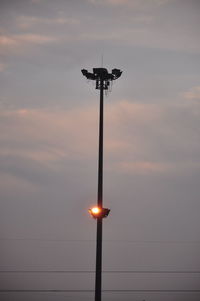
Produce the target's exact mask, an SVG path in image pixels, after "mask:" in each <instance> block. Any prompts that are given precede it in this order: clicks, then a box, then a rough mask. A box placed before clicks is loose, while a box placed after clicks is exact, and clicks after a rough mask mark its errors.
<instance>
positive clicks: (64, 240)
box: [0, 238, 200, 244]
mask: <svg viewBox="0 0 200 301" xmlns="http://www.w3.org/2000/svg"><path fill="white" fill-rule="evenodd" d="M0 241H42V242H66V243H67V242H95V240H94V239H46V238H0ZM104 242H106V243H107V242H109V243H133V244H134V243H136V244H200V241H184V240H183V241H176V240H168V241H163V240H128V239H127V240H113V239H112V240H110V239H104Z"/></svg>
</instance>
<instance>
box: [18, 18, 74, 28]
mask: <svg viewBox="0 0 200 301" xmlns="http://www.w3.org/2000/svg"><path fill="white" fill-rule="evenodd" d="M16 22H17V26H18V27H19V28H21V29H30V28H31V27H33V26H35V25H37V26H38V25H39V26H41V25H42V26H44V25H48V26H49V25H77V24H79V23H80V21H79V20H78V19H75V18H69V17H64V16H58V17H57V18H39V17H35V16H19V17H17V20H16Z"/></svg>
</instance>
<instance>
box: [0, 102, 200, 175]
mask: <svg viewBox="0 0 200 301" xmlns="http://www.w3.org/2000/svg"><path fill="white" fill-rule="evenodd" d="M186 120H187V122H186ZM198 122H199V119H198V116H196V115H194V114H193V110H192V109H191V108H189V107H184V106H182V107H181V106H177V105H168V106H158V105H154V104H139V103H134V102H131V101H128V100H124V101H120V102H117V103H113V104H107V105H106V108H105V129H106V131H105V160H106V165H105V166H106V169H107V170H108V171H109V170H110V171H115V172H116V171H117V172H123V173H128V174H130V173H132V174H138V173H139V174H152V173H156V174H157V173H171V172H180V173H181V171H183V170H185V169H187V170H195V169H196V168H197V167H198V166H199V165H198V164H197V163H198V162H199V142H198V135H199V133H198V130H197V129H198ZM196 127H197V129H196ZM1 128H2V131H1V134H0V142H1V145H2V148H1V151H0V158H5V156H9V158H10V159H11V158H12V160H10V161H11V162H16V164H18V163H17V162H22V161H23V158H24V161H25V162H29V160H31V162H36V163H37V164H42V168H43V169H46V170H47V172H48V173H49V169H50V170H52V171H54V172H56V171H58V170H60V169H62V166H65V165H66V164H69V162H73V161H74V162H79V164H80V162H88V166H89V165H90V164H91V160H92V161H93V160H96V158H97V148H98V134H97V133H98V107H97V106H89V107H87V108H86V107H84V108H74V109H71V110H68V111H62V110H29V109H28V110H27V109H21V110H13V111H9V110H7V111H6V110H4V111H2V112H1ZM185 141H187V144H186V143H185ZM17 158H19V159H20V160H18V159H17ZM124 158H126V159H124ZM25 159H26V160H25ZM67 162H68V163H67ZM13 164H14V163H13ZM33 166H34V163H33ZM38 166H39V165H38ZM30 168H32V167H31V165H30ZM18 169H19V168H18ZM9 170H10V172H11V171H12V168H10V169H9ZM19 173H20V172H19Z"/></svg>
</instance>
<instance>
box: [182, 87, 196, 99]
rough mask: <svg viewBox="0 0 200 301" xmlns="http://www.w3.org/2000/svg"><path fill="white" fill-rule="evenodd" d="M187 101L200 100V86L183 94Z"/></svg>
mask: <svg viewBox="0 0 200 301" xmlns="http://www.w3.org/2000/svg"><path fill="white" fill-rule="evenodd" d="M183 96H184V98H185V99H190V100H200V86H196V87H193V88H191V89H190V90H189V91H187V92H185V93H184V94H183Z"/></svg>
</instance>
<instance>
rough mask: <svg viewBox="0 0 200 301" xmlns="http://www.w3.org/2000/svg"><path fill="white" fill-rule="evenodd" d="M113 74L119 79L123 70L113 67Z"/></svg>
mask: <svg viewBox="0 0 200 301" xmlns="http://www.w3.org/2000/svg"><path fill="white" fill-rule="evenodd" d="M112 74H113V76H114V79H117V78H119V77H120V76H121V75H122V71H121V70H119V69H112Z"/></svg>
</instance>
